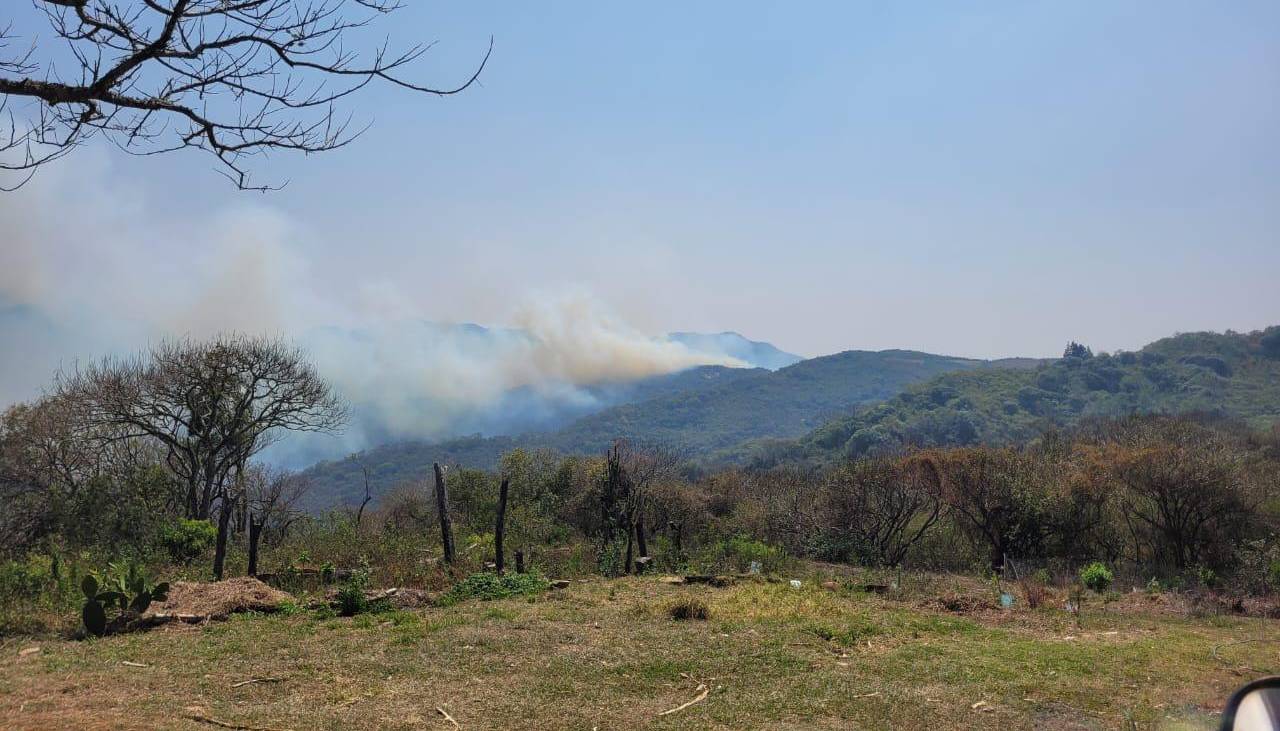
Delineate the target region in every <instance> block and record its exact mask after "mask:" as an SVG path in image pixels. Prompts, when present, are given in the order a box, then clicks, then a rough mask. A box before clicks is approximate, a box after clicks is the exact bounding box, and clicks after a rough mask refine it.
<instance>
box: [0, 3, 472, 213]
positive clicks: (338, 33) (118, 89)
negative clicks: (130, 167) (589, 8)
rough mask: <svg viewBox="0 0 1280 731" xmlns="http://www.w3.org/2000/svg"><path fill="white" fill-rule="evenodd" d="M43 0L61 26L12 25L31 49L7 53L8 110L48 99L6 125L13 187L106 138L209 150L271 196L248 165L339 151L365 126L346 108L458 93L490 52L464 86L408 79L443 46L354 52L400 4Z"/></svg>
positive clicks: (4, 27)
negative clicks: (367, 100) (381, 97)
mask: <svg viewBox="0 0 1280 731" xmlns="http://www.w3.org/2000/svg"><path fill="white" fill-rule="evenodd" d="M30 1H31V2H34V4H35V6H36V8H38V9H39V10H40V11H42V12H43V15H44V17H45V19H46V20H47V23H48V26H49V29H50V30H51V31H52V33H48V32H46V33H45V34H43V35H42V34H41V33H40V32H39V30H38V29H35V28H32V29H29V32H26V29H16V28H15V27H14V25H13V24H12V23H9V24H0V50H3V49H6V48H17V49H19V50H18V51H17V52H16V53H13V54H10V55H5V56H0V110H3V108H4V107H5V106H7V104H8V103H9V102H10V101H11V100H13V99H29V100H34V101H35V102H36V109H35V110H34V111H33V112H32V113H31V114H30V115H24V116H27V117H29V118H27V119H23V120H22V121H19V119H18V118H17V117H16V115H15V114H14V113H13V112H12V111H11V112H10V124H9V125H7V127H8V130H7V132H6V131H5V130H3V129H0V152H6V151H14V152H15V153H16V156H12V157H11V156H5V157H4V158H3V160H4V162H0V170H7V171H10V172H12V173H13V174H14V175H16V176H17V177H16V179H15V180H14V181H13V183H12V184H10V185H9V186H8V188H5V189H7V190H12V189H13V188H15V187H18V186H20V185H22V184H23V183H25V182H26V181H27V180H29V179H30V176H31V174H33V173H34V171H35V170H36V169H37V168H39V167H40V166H41V165H44V164H45V163H48V162H50V161H52V160H55V159H57V158H59V157H62V156H64V155H66V154H67V153H68V152H70V151H71V150H73V149H74V148H75V147H77V146H78V145H80V144H82V143H84V142H85V141H87V140H89V139H90V138H92V137H93V136H94V135H103V136H104V137H106V138H107V139H108V140H110V141H111V142H112V143H114V144H115V145H116V146H118V147H120V148H121V149H123V150H125V151H126V152H129V153H132V154H135V155H154V154H159V153H165V152H171V151H174V150H180V149H185V148H193V149H198V150H203V151H205V152H207V153H209V154H211V155H213V156H214V157H215V158H216V159H217V160H218V162H219V164H220V166H221V168H220V172H222V173H223V174H224V175H226V176H227V177H228V178H230V179H231V180H232V182H234V183H235V184H236V185H237V186H239V187H240V188H244V189H253V190H266V189H269V188H271V187H272V186H270V185H261V184H250V181H249V171H248V169H247V166H246V163H247V161H248V160H249V159H251V158H254V157H255V156H259V155H264V154H266V153H268V152H271V151H275V150H291V151H296V152H302V153H304V154H310V153H314V152H323V151H327V150H333V149H336V148H339V147H342V146H344V145H346V144H347V143H349V142H351V141H352V140H353V139H354V138H356V137H357V136H359V134H360V133H361V132H363V131H364V129H353V128H352V126H351V116H350V115H349V114H344V113H342V112H340V111H339V110H338V108H337V105H336V102H339V101H340V100H342V99H344V98H345V97H347V96H349V95H351V94H353V93H355V92H357V91H359V90H360V89H362V88H363V87H365V86H367V85H369V84H372V83H375V82H382V83H387V84H391V85H393V86H396V87H400V88H402V89H407V90H410V91H414V92H420V93H425V94H433V95H437V96H446V95H450V94H457V93H458V92H460V91H462V90H464V89H466V88H467V87H469V86H471V84H472V83H473V82H475V80H476V78H477V77H479V75H480V72H481V71H482V70H483V69H484V65H485V63H486V62H487V61H488V59H489V53H488V52H486V53H485V54H484V57H483V59H481V61H480V63H479V64H478V67H477V68H475V69H474V73H472V74H471V75H470V77H469V78H467V79H466V80H465V81H463V82H462V83H460V84H458V85H457V86H453V87H451V88H435V87H431V86H425V85H422V84H419V83H414V82H411V81H408V80H406V79H405V78H404V77H403V76H402V75H401V74H403V73H404V72H405V71H406V70H407V68H406V67H407V66H408V65H409V64H411V63H413V62H414V61H416V60H418V59H419V58H421V57H422V56H423V54H425V53H426V52H427V51H428V50H429V49H430V47H431V44H418V45H414V46H411V47H409V48H407V49H405V50H404V51H402V52H394V51H392V50H391V49H390V48H389V47H388V45H387V44H386V43H384V44H383V45H381V46H379V47H374V48H371V49H370V50H369V51H368V52H367V53H358V52H355V51H352V50H351V49H350V48H349V47H348V45H347V40H348V39H349V38H350V37H351V36H352V35H357V34H359V33H362V32H363V30H362V29H363V28H364V27H365V26H367V25H369V24H370V23H372V22H373V21H374V20H375V19H377V18H378V17H380V16H385V15H387V14H389V13H392V12H394V11H395V10H398V9H399V8H400V7H401V2H400V0H30ZM19 36H25V37H26V38H30V39H32V40H31V41H26V40H25V39H23V38H20V37H19ZM44 37H49V38H53V39H57V40H58V41H60V43H46V42H45V41H44ZM18 41H22V42H18ZM492 49H493V41H492V39H490V41H489V50H490V51H492ZM55 59H57V64H56V65H55V63H54V60H55ZM68 70H69V73H67V72H68ZM331 84H332V86H331Z"/></svg>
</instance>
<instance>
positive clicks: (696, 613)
mask: <svg viewBox="0 0 1280 731" xmlns="http://www.w3.org/2000/svg"><path fill="white" fill-rule="evenodd" d="M667 615H668V616H670V617H671V618H672V619H674V620H676V621H677V622H682V621H684V620H686V619H708V618H710V617H711V610H710V609H708V608H707V604H706V602H704V601H702V600H701V599H695V598H693V597H686V598H684V599H679V600H677V601H676V602H675V603H674V604H672V605H671V606H669V607H667Z"/></svg>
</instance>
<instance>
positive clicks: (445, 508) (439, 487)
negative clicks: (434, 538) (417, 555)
mask: <svg viewBox="0 0 1280 731" xmlns="http://www.w3.org/2000/svg"><path fill="white" fill-rule="evenodd" d="M431 469H432V470H434V471H435V473H436V509H437V510H438V511H439V512H440V543H441V544H442V545H443V547H444V562H445V563H447V564H452V563H453V523H452V522H451V521H450V520H449V493H447V492H446V491H445V486H444V470H442V469H440V463H439V462H435V463H433V464H432V465H431Z"/></svg>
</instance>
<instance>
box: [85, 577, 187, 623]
mask: <svg viewBox="0 0 1280 731" xmlns="http://www.w3.org/2000/svg"><path fill="white" fill-rule="evenodd" d="M111 569H112V572H113V573H114V574H115V576H114V577H113V579H112V580H107V581H101V582H100V581H99V579H98V577H97V576H94V575H93V574H86V575H85V577H84V580H83V581H81V582H80V591H81V592H83V593H84V597H85V599H84V606H83V607H82V608H81V610H80V618H81V621H83V622H84V628H85V630H87V631H88V632H89V634H92V635H94V636H95V637H101V636H103V635H105V634H106V633H107V610H108V609H112V608H118V609H119V611H120V614H124V613H126V612H127V613H130V614H133V615H140V614H142V613H143V612H145V611H147V608H148V607H150V606H151V602H153V601H157V602H162V601H164V600H165V599H167V598H168V596H169V584H168V582H161V583H159V584H156V585H154V586H152V585H150V582H148V581H147V578H146V576H144V575H143V573H142V571H141V570H140V569H139V568H138V565H137V564H135V563H129V564H127V565H125V566H119V565H116V564H111Z"/></svg>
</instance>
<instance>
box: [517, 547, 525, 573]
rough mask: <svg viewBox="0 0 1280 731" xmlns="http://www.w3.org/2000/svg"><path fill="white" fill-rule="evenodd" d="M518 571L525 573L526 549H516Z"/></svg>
mask: <svg viewBox="0 0 1280 731" xmlns="http://www.w3.org/2000/svg"><path fill="white" fill-rule="evenodd" d="M516 573H517V574H523V573H524V551H516Z"/></svg>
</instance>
